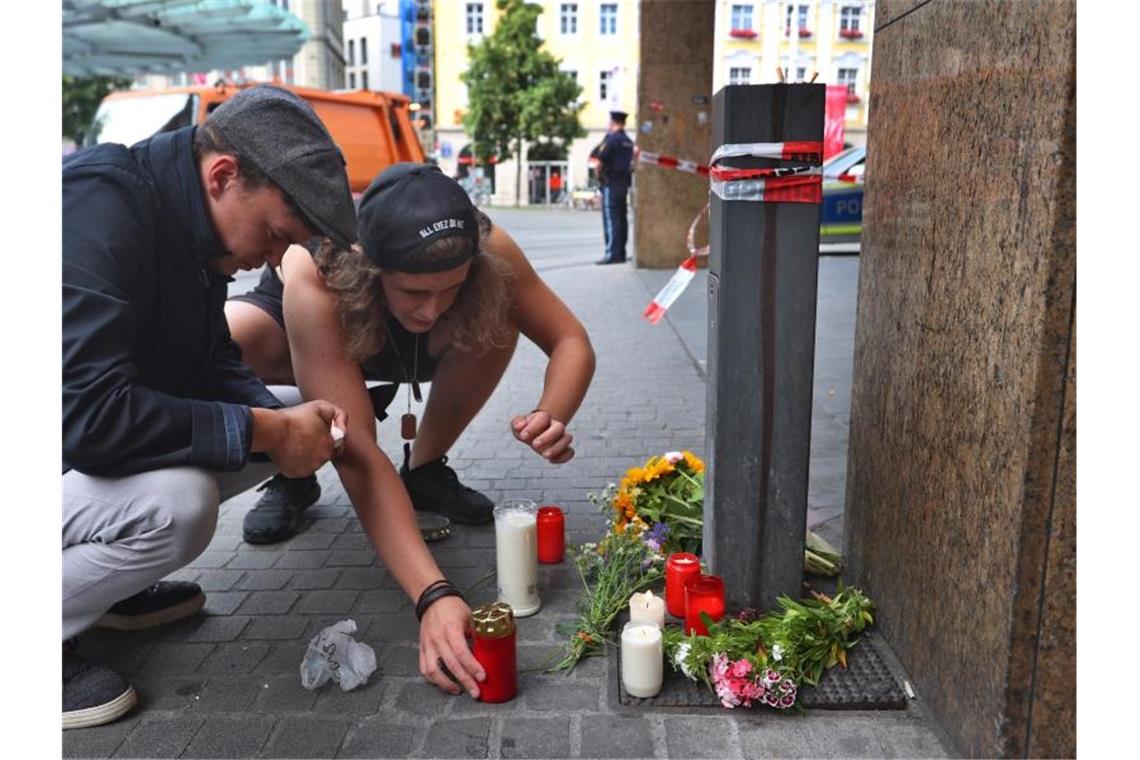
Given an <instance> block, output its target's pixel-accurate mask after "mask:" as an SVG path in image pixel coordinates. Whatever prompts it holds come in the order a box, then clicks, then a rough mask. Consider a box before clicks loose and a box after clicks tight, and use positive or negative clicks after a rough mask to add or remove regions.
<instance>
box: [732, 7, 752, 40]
mask: <svg viewBox="0 0 1140 760" xmlns="http://www.w3.org/2000/svg"><path fill="white" fill-rule="evenodd" d="M729 24H730V26H729V30H728V36H730V37H736V38H738V39H746V40H750V39H754V38H755V37H756V30H755V29H753V28H752V5H751V4H740V5H733V6H732V14H731V17H730V20H729Z"/></svg>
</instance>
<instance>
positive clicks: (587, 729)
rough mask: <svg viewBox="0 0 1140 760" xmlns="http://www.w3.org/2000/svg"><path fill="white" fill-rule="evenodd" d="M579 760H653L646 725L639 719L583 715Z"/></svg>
mask: <svg viewBox="0 0 1140 760" xmlns="http://www.w3.org/2000/svg"><path fill="white" fill-rule="evenodd" d="M580 731H581V745H580V746H581V756H582V757H653V733H652V728H651V726H650V725H649V721H648V720H646V719H645V718H644V717H641V716H639V715H634V716H624V715H621V716H619V715H607V714H595V715H583V716H582V718H581V726H580Z"/></svg>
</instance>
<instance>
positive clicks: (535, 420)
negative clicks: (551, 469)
mask: <svg viewBox="0 0 1140 760" xmlns="http://www.w3.org/2000/svg"><path fill="white" fill-rule="evenodd" d="M511 432H512V433H513V434H514V436H515V438H517V439H519V440H520V441H522V442H523V443H525V444H527V445H528V446H530V447H531V448H532V449H534V450H535V452H536V453H537V454H538V455H539V456H541V457H542V458H543V459H547V460H549V461H550V463H551V464H563V463H564V462H569V461H570V460H571V459H573V458H574V449H572V448H570V444H571V443H573V441H574V436H572V435H570V434H569V433H568V432H566V425H565V424H563V423H561V422H559V421H558V420H556V419H554V418H553V417H551V416H550V414H549V413H548V412H544V411H542V410H541V409H535V410H534V411H533V412H531V413H530V414H526V415H522V414H520V415H518V416H517V417H515V418H514V419H513V420H511Z"/></svg>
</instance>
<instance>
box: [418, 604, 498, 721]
mask: <svg viewBox="0 0 1140 760" xmlns="http://www.w3.org/2000/svg"><path fill="white" fill-rule="evenodd" d="M470 625H471V609H470V608H469V607H468V606H467V605H466V604H464V603H463V600H462V599H460V598H459V597H456V596H445V597H443V598H442V599H440V600H439V601H437V602H435V603H433V604H432V605H431V606H430V607H428V608H427V611H426V612H425V613H424V617H423V620H421V621H420V673H421V674H422V675H423V677H424V678H426V679H427V680H429V681H431V682H432V683H434V684H435V685H436V686H438V687H439V688H441V689H443V690H444V691H446V692H448V693H449V694H458V693H459V692H460V690H461V689H460V687H461V686H462V688H463V689H466V690H467V693H468V694H470V695H471V698H472V699H478V698H479V682H480V681H482V680H484V679H485V678H486V677H487V674H486V673H485V672H484V671H483V666H482V665H480V664H479V661H478V660H476V659H475V655H473V654H471V649H470V648H469V647H468V646H467V638H466V633H467V629H468V628H469V627H470ZM444 667H446V668H447V671H448V672H450V673H451V674H452V675H453V676H455V678H456V679H458V681H459V683H458V684H457V683H455V681H453V680H451V679H450V678H448V677H447V673H445V672H444V670H443V668H444Z"/></svg>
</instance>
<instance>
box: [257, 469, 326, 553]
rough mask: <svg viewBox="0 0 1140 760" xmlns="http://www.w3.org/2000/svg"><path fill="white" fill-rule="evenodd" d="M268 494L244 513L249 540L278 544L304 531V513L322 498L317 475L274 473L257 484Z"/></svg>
mask: <svg viewBox="0 0 1140 760" xmlns="http://www.w3.org/2000/svg"><path fill="white" fill-rule="evenodd" d="M257 490H258V491H265V494H264V495H262V497H261V498H260V499H258V501H257V503H256V504H254V505H253V509H251V510H249V511H248V512H246V513H245V522H244V523H243V524H242V537H243V538H245V540H246V542H247V543H250V544H275V543H277V542H278V541H284V540H285V539H287V538H292V537H293V536H295V535H297V534H298V533H300V532H301V527H302V526H303V525H304V518H303V517H302V516H301V513H302V512H304V511H305V510H306V509H308V508H309V507H311V506H312V505H313V504H316V503H317V499H319V498H321V484H320V483H318V482H317V476H316V475H315V474H314V475H308V476H306V477H303V478H287V477H285V476H284V475H280V474H278V475H274V476H273V477H272V478H270V479H269V480H267V481H265V482H264V483H262V484H261V486H259V487H258V489H257Z"/></svg>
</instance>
